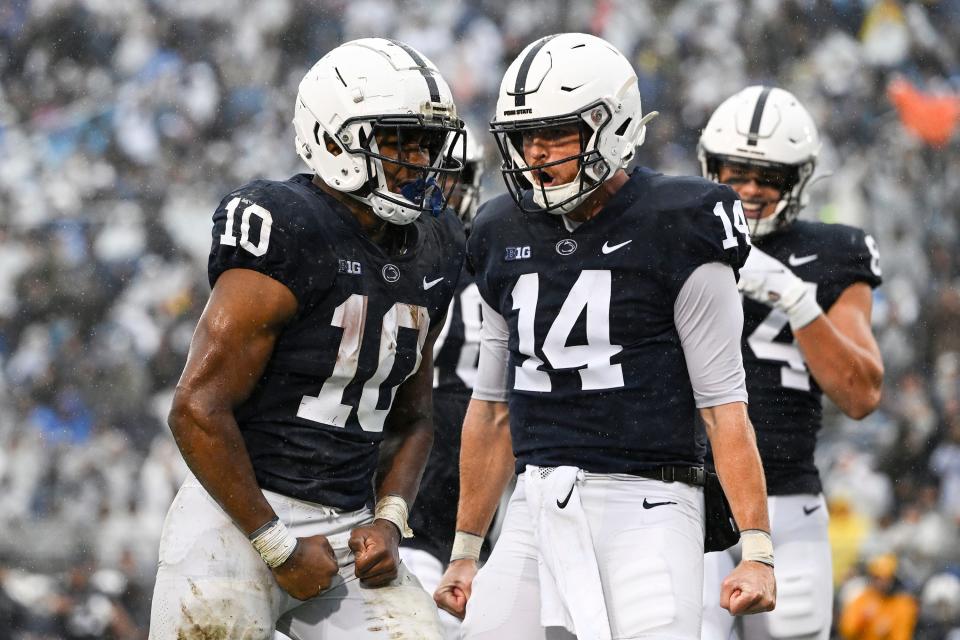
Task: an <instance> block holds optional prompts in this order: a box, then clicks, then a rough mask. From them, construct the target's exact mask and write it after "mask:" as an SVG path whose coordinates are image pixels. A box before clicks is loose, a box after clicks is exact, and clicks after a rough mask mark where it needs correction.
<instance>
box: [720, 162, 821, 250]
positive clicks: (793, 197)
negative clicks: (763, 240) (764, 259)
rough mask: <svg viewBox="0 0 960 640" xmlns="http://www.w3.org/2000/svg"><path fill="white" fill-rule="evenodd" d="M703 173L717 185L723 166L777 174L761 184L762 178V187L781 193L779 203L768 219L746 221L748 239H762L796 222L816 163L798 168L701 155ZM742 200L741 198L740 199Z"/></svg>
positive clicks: (781, 164) (749, 219) (797, 166)
mask: <svg viewBox="0 0 960 640" xmlns="http://www.w3.org/2000/svg"><path fill="white" fill-rule="evenodd" d="M701 162H702V165H703V167H702V170H703V175H704V177H706V178H708V179H710V180H713V181H714V182H720V167H721V166H722V165H727V166H736V167H740V168H743V169H748V170H749V169H752V170H756V171H758V172H760V173H761V174H763V173H764V172H768V173H769V174H771V176H776V174H780V177H779V179H776V180H774V179H768V180H764V179H763V177H762V176H761V179H760V180H759V182H760V184H761V185H764V184H766V185H769V186H771V187H774V188H776V189H778V190H779V191H780V199H779V200H778V201H777V205H776V208H775V209H774V212H773V213H772V214H771V215H768V216H766V217H762V218H747V224H748V225H749V227H750V235H751V236H752V237H754V238H759V237H763V236H765V235H768V234H770V233H773V232H774V231H777V230H778V229H782V228H783V227H786V226H787V225H789V224H790V223H791V222H793V221H794V220H796V219H797V216H799V215H800V210H801V209H803V207H804V205H806V197H805V196H806V194H805V193H804V190H805V188H806V186H807V184H809V182H810V177H811V176H812V175H813V171H814V168H815V163H814V162H813V161H810V162H806V163H804V164H800V165H791V164H783V163H777V162H769V161H764V160H759V159H756V158H749V159H748V158H743V157H740V156H724V155H719V154H711V153H703V154H702V160H701ZM741 199H742V198H741Z"/></svg>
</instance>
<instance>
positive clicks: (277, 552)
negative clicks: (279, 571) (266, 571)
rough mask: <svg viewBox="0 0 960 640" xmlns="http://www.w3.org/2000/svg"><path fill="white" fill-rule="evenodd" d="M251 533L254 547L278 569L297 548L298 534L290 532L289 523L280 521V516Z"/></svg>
mask: <svg viewBox="0 0 960 640" xmlns="http://www.w3.org/2000/svg"><path fill="white" fill-rule="evenodd" d="M250 535H251V538H250V543H251V544H253V548H254V549H256V550H257V553H259V554H260V557H261V558H263V561H264V562H266V563H267V566H268V567H270V568H271V569H276V568H277V567H279V566H280V565H282V564H283V563H284V562H286V561H287V558H289V557H290V556H291V555H293V552H294V550H296V548H297V538H296V536H294V535H293V534H292V533H290V530H289V529H287V525H285V524H283V523H282V522H280V519H279V518H274V519H273V520H271V521H270V522H268V523H267V524H266V525H264V526H263V527H260V528H259V529H257V530H256V531H254V532H253V533H252V534H250Z"/></svg>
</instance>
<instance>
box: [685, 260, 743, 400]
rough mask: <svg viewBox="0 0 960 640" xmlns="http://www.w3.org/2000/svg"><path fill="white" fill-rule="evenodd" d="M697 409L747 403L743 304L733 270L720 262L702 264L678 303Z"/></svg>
mask: <svg viewBox="0 0 960 640" xmlns="http://www.w3.org/2000/svg"><path fill="white" fill-rule="evenodd" d="M673 321H674V323H675V324H676V327H677V333H679V334H680V342H681V344H682V345H683V355H684V357H685V358H686V361H687V371H688V372H689V374H690V384H691V385H692V386H693V396H694V400H695V401H696V404H697V408H698V409H702V408H704V407H715V406H718V405H721V404H727V403H730V402H746V401H747V387H746V374H745V373H744V370H743V355H742V354H741V353H740V339H741V335H742V334H743V303H742V302H741V300H740V292H739V291H737V283H736V279H735V278H734V275H733V269H731V268H730V266H729V265H726V264H722V263H720V262H710V263H707V264H704V265H700V266H699V267H697V269H696V270H695V271H694V272H693V273H692V274H690V277H689V278H687V281H686V282H685V283H684V285H683V288H682V289H680V293H679V295H677V299H676V301H675V302H674V304H673Z"/></svg>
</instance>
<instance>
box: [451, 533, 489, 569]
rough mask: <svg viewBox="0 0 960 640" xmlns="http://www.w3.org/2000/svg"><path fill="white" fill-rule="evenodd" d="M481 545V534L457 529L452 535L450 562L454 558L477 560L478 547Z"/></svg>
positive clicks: (478, 557) (478, 554)
mask: <svg viewBox="0 0 960 640" xmlns="http://www.w3.org/2000/svg"><path fill="white" fill-rule="evenodd" d="M482 546H483V536H478V535H475V534H473V533H467V532H466V531H457V533H456V534H455V535H454V536H453V549H452V550H451V551H450V562H453V561H454V560H474V561H476V560H479V559H480V547H482Z"/></svg>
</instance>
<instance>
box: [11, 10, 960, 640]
mask: <svg viewBox="0 0 960 640" xmlns="http://www.w3.org/2000/svg"><path fill="white" fill-rule="evenodd" d="M557 31H587V32H593V33H597V34H598V35H601V36H603V37H605V38H608V39H610V40H611V41H612V42H614V43H615V44H616V45H617V46H618V47H620V48H621V49H622V50H623V52H624V54H625V55H627V57H628V58H630V59H631V60H632V61H634V63H635V67H636V68H637V69H638V73H639V80H640V86H641V93H642V95H643V100H644V108H645V109H646V110H648V111H650V110H657V111H659V112H660V116H659V118H657V119H656V120H655V121H653V123H651V125H650V128H649V132H648V136H647V142H646V143H645V145H644V146H643V147H642V148H641V149H640V150H639V153H638V159H639V161H640V162H642V163H643V164H646V165H648V166H651V167H654V168H656V169H659V170H663V171H667V172H676V173H696V172H698V171H699V167H698V165H697V162H696V154H695V144H696V140H697V138H698V136H699V128H700V127H701V126H703V124H704V122H705V120H706V118H707V116H708V115H709V113H710V112H711V111H712V110H713V109H714V108H715V107H716V106H717V104H718V103H719V101H720V100H721V99H722V98H724V97H726V96H727V95H729V94H730V93H731V92H732V91H734V90H736V88H739V87H743V86H746V85H748V84H756V83H768V84H779V85H782V86H784V87H786V88H789V89H790V90H791V91H792V92H793V93H795V94H796V95H797V96H798V98H800V99H801V100H802V101H803V102H804V104H805V105H807V106H808V107H809V108H810V110H811V111H812V112H813V114H814V116H815V118H816V120H817V121H818V122H819V123H821V124H822V127H821V133H822V136H823V142H824V148H823V151H822V153H821V156H820V157H821V161H820V166H819V168H818V171H817V176H816V179H815V183H814V184H813V185H812V186H811V188H810V190H809V191H810V194H811V202H810V205H809V206H808V207H807V208H806V209H805V212H804V215H805V216H810V217H818V218H820V219H823V220H827V221H834V222H852V223H855V224H857V225H860V226H862V227H864V228H866V229H868V230H869V231H871V232H872V233H873V235H874V237H875V238H876V239H877V242H878V245H879V248H880V254H881V266H882V268H883V272H884V279H885V283H886V284H885V285H884V286H883V287H882V288H881V289H880V290H879V291H878V292H877V293H876V294H875V298H874V305H875V313H874V322H875V327H874V329H875V332H876V335H877V337H878V342H879V344H880V345H881V350H882V351H883V354H884V361H885V364H886V367H887V370H886V379H885V384H884V399H883V403H882V406H881V409H880V410H878V411H877V412H876V413H875V414H874V415H872V416H870V417H868V418H867V419H866V420H864V421H861V422H859V423H853V422H851V421H849V420H845V419H843V418H842V417H840V416H839V415H838V414H837V412H834V411H832V410H831V407H829V406H828V407H826V410H825V415H826V416H827V417H826V420H825V428H824V434H823V436H822V438H821V440H820V442H821V445H820V448H819V450H818V463H819V464H820V466H821V470H822V476H823V479H824V486H825V488H826V493H827V496H828V498H830V504H831V510H832V515H833V519H834V521H833V523H832V524H831V541H832V543H833V545H834V553H835V556H834V558H835V569H836V577H837V579H838V580H842V581H843V584H841V585H840V586H841V588H843V587H847V588H852V587H855V586H856V585H857V580H858V578H857V576H856V575H855V571H853V569H854V567H855V566H856V563H857V562H858V560H862V559H863V557H864V554H866V555H868V556H869V555H870V554H873V553H877V552H881V551H887V550H888V549H894V550H895V551H896V553H898V554H900V555H901V558H900V559H901V572H902V573H903V574H904V576H906V577H907V578H908V580H909V581H910V583H911V585H912V586H914V587H915V588H916V592H917V593H920V592H921V590H922V589H925V588H926V586H928V585H930V584H934V585H935V586H936V588H935V589H934V588H931V589H932V591H931V593H935V594H941V593H945V592H946V590H949V588H950V587H945V586H943V585H945V584H946V582H945V581H944V580H940V579H939V578H938V577H939V576H942V575H943V572H944V571H945V570H947V569H949V568H950V567H951V566H956V565H955V564H954V563H957V562H960V557H958V556H960V542H958V537H957V532H956V527H957V524H958V519H960V466H958V465H960V462H958V459H960V453H958V450H960V431H958V430H960V426H958V425H960V293H958V291H960V280H958V277H960V269H958V262H957V259H956V255H957V254H958V253H960V206H958V204H957V203H958V202H960V152H958V151H960V149H958V147H960V140H958V137H960V136H958V133H957V132H956V117H955V116H956V113H955V112H956V108H955V105H956V98H955V97H956V96H957V95H960V68H958V64H960V59H958V52H957V49H956V43H957V42H960V0H940V1H938V2H909V1H907V0H844V1H837V0H832V1H831V0H816V1H814V0H676V1H673V0H671V1H669V2H668V1H664V0H530V1H528V2H525V3H516V2H507V0H480V1H479V2H467V1H466V0H451V1H450V2H442V3H437V2H427V1H425V0H416V1H406V0H354V1H352V2H347V1H346V0H316V1H313V0H263V1H260V2H255V1H254V0H217V1H216V2H214V1H212V0H190V1H184V0H16V1H14V2H0V49H2V50H3V52H4V55H3V56H0V151H2V153H0V557H3V558H5V563H4V565H3V566H6V567H7V569H6V575H5V577H4V575H3V572H2V571H0V586H4V589H0V616H5V615H6V614H5V613H4V612H5V611H7V608H6V607H8V604H7V603H6V601H5V600H4V599H3V594H4V593H7V594H8V595H9V597H10V599H11V601H12V602H13V603H14V606H13V608H14V610H16V611H19V612H21V613H24V612H25V613H26V617H25V618H22V620H23V625H22V626H21V627H15V626H11V627H10V629H9V632H8V631H7V630H6V629H0V640H2V637H3V636H2V634H3V633H9V634H12V636H13V637H26V636H25V635H23V634H26V633H30V634H33V635H32V636H31V637H50V638H56V637H63V636H61V635H59V633H60V632H58V631H57V630H56V629H55V628H54V627H52V626H50V625H51V624H52V623H51V622H50V620H51V615H52V614H51V613H50V611H49V610H48V609H47V608H46V607H47V604H44V603H49V602H50V600H49V599H44V598H41V597H39V596H38V594H42V593H45V592H46V591H47V590H49V589H53V588H54V587H49V583H48V581H50V580H55V579H54V576H56V575H59V573H60V572H62V571H65V570H66V569H67V568H68V567H70V566H71V562H72V559H73V558H74V557H75V556H76V554H77V553H78V551H79V550H80V549H82V548H87V549H89V553H90V554H92V556H93V560H94V561H95V562H96V566H95V567H94V568H93V573H92V574H91V575H95V574H96V572H97V571H100V570H108V571H117V572H119V573H120V574H121V575H122V576H124V578H125V581H124V582H123V584H126V585H127V586H126V587H124V589H125V591H124V595H122V596H120V598H119V599H120V600H123V601H124V607H125V610H126V611H128V612H129V617H130V619H131V620H133V623H134V626H135V627H137V628H139V629H141V630H142V629H143V628H144V626H143V625H144V621H145V617H146V615H148V614H147V613H144V607H143V604H142V599H139V596H137V597H134V596H131V597H133V600H134V601H135V602H140V604H138V605H134V604H130V603H127V602H126V598H127V595H129V594H133V593H135V592H136V591H137V589H139V590H140V593H141V594H142V593H149V592H150V583H149V581H150V580H152V576H153V574H154V571H153V565H154V563H155V562H156V549H157V544H158V539H157V536H158V535H159V531H160V526H161V524H162V520H163V516H164V513H165V511H166V509H167V507H168V505H169V502H170V500H172V497H173V494H174V491H175V489H176V487H177V485H178V484H179V483H180V482H181V481H182V479H183V478H184V476H185V474H186V469H185V467H184V465H183V462H182V460H181V459H180V457H179V454H178V453H177V451H176V448H175V447H174V446H173V444H172V442H171V440H170V436H169V433H168V432H167V430H166V426H165V420H166V412H167V410H168V408H169V398H170V394H171V390H172V388H173V386H174V385H175V384H176V381H177V379H178V377H179V374H180V371H181V369H182V366H183V362H184V359H185V357H186V353H187V349H188V347H189V342H190V337H191V335H192V332H193V327H194V326H195V323H196V319H197V317H198V316H199V314H200V312H201V310H202V304H203V301H204V300H205V299H206V291H207V287H208V285H207V283H206V280H205V261H206V254H207V251H208V249H209V244H210V226H209V225H210V215H211V213H212V211H213V210H214V208H215V207H216V204H217V201H218V198H219V197H220V195H222V194H223V193H227V192H228V191H230V190H231V189H232V188H234V187H236V186H238V185H240V184H243V183H245V182H248V181H250V180H252V179H254V178H260V177H264V178H280V179H284V178H287V177H289V175H290V174H292V173H293V172H295V171H299V170H301V168H300V163H299V161H298V159H297V158H296V155H295V154H294V153H293V151H292V138H293V134H292V127H291V125H290V117H291V108H292V105H291V104H290V99H289V96H291V95H293V94H294V93H295V91H296V82H297V81H298V79H299V78H300V77H302V75H303V73H304V72H305V71H306V70H307V68H308V67H309V66H310V65H312V64H313V63H314V62H315V61H316V59H317V58H318V57H319V56H320V55H321V54H322V53H323V52H325V51H327V50H329V49H331V48H332V47H334V46H336V44H338V43H339V42H341V41H343V40H345V39H349V38H356V37H364V36H371V35H377V36H390V37H399V38H406V39H409V40H410V41H411V44H413V45H415V46H418V47H420V48H421V49H422V50H423V51H424V52H425V53H426V54H427V55H428V56H430V57H431V58H432V59H433V60H434V62H435V63H436V64H437V65H438V66H439V67H440V69H441V71H442V72H443V73H444V76H445V77H447V78H449V79H450V81H451V87H452V89H453V91H454V94H455V96H456V98H457V101H458V106H459V109H460V112H461V113H462V114H464V115H465V117H466V118H467V119H468V120H470V121H471V124H476V125H482V123H484V122H486V121H488V120H489V118H490V117H491V115H492V112H493V105H494V102H495V100H496V96H497V93H498V89H499V83H500V77H501V74H502V71H503V68H504V61H505V60H509V59H511V58H513V57H514V56H515V55H516V54H517V53H518V52H519V49H520V48H521V47H523V46H524V45H526V44H527V43H529V42H530V41H532V40H533V39H535V38H537V37H540V36H542V35H546V34H548V33H552V32H557ZM931 113H932V114H934V115H935V118H933V119H930V118H929V117H928V115H929V114H931ZM951 113H953V117H954V119H953V121H951V119H950V118H951ZM951 123H952V124H951ZM931 126H932V128H931ZM483 128H484V127H482V126H481V127H480V129H481V130H482V129H483ZM931 143H933V144H931ZM488 149H489V150H490V153H491V157H490V158H489V160H490V163H491V166H496V164H497V163H498V162H499V161H498V159H496V158H495V157H494V155H495V154H494V153H493V149H494V145H492V144H491V145H488ZM486 176H487V178H486V179H487V184H485V185H484V186H485V189H486V192H487V193H488V194H489V195H491V196H492V195H495V194H496V193H497V192H498V191H499V190H501V189H502V186H501V181H500V180H499V177H498V176H497V172H496V171H488V172H487V173H486ZM106 540H109V543H107V542H106ZM935 579H937V581H936V582H934V580H935ZM118 584H119V582H118ZM937 585H939V586H937ZM7 587H9V588H7ZM94 591H96V590H94ZM111 597H112V596H107V599H108V600H110V598H111ZM931 597H933V596H931ZM937 597H938V598H940V599H939V600H936V599H935V600H936V601H937V602H942V601H943V599H944V597H942V596H937ZM114 599H116V598H114ZM97 601H99V600H97V599H96V598H94V599H93V600H92V601H91V602H97ZM110 601H111V602H113V601H114V600H110ZM931 606H932V605H931ZM938 606H939V605H938ZM90 607H91V609H90V611H91V612H95V610H96V609H97V605H94V604H91V605H90ZM927 609H928V607H927V606H926V605H924V614H923V616H924V617H923V624H922V625H921V628H926V627H925V625H927V623H928V622H929V620H928V617H927ZM103 610H106V609H103ZM18 615H19V614H18ZM15 617H16V616H15ZM94 618H96V616H95V615H93V613H91V614H90V619H94ZM0 619H5V618H0ZM63 619H66V618H63ZM97 619H99V618H97ZM930 620H932V618H931V619H930ZM931 624H932V623H931ZM937 624H940V623H937ZM0 626H2V625H0ZM108 626H109V625H108ZM121 626H122V625H121ZM954 626H956V625H954ZM947 627H948V625H947V623H943V624H942V625H941V626H940V627H937V629H941V628H942V629H947ZM930 628H931V629H932V628H933V627H932V626H931V627H930ZM115 631H116V630H115ZM117 632H119V631H117ZM63 633H66V631H63ZM105 633H107V632H105ZM925 633H926V632H925ZM931 633H933V632H931ZM140 634H141V635H142V631H141V632H140ZM930 637H933V636H930Z"/></svg>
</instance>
